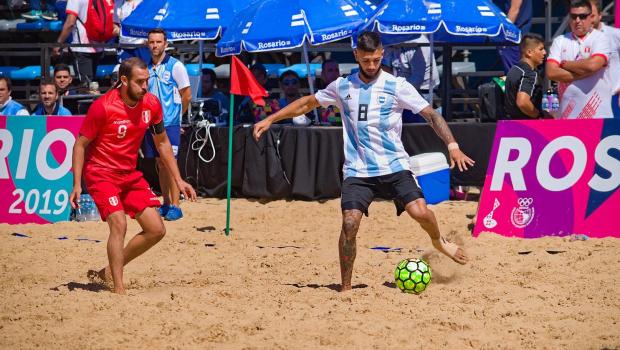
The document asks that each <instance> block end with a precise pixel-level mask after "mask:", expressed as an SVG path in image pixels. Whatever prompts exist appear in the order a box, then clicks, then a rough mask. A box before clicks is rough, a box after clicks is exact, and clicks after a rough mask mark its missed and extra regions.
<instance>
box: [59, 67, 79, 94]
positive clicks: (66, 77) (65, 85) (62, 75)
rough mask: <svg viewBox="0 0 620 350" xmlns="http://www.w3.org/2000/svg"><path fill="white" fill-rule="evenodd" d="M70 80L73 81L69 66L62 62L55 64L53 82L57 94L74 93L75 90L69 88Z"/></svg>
mask: <svg viewBox="0 0 620 350" xmlns="http://www.w3.org/2000/svg"><path fill="white" fill-rule="evenodd" d="M71 82H73V76H72V75H71V70H70V69H69V66H68V65H66V64H64V63H59V64H57V65H55V66H54V83H55V84H56V88H57V89H58V96H68V95H75V90H72V89H71Z"/></svg>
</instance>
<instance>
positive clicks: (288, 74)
mask: <svg viewBox="0 0 620 350" xmlns="http://www.w3.org/2000/svg"><path fill="white" fill-rule="evenodd" d="M336 78H338V77H336ZM300 87H301V83H300V81H299V75H298V74H297V73H295V72H294V71H292V70H287V71H284V72H283V73H282V75H280V89H282V92H283V93H284V97H282V98H281V99H279V100H278V106H279V107H280V109H282V108H284V107H286V106H288V105H289V104H291V103H292V102H293V101H295V100H297V99H299V98H300V97H301V92H300V91H299V88H300ZM313 117H314V116H313V115H312V113H308V114H307V115H299V116H296V117H294V118H293V120H292V123H293V124H295V125H308V124H310V123H311V122H312V118H313ZM284 122H286V123H288V122H291V121H284Z"/></svg>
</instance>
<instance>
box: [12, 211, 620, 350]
mask: <svg viewBox="0 0 620 350" xmlns="http://www.w3.org/2000/svg"><path fill="white" fill-rule="evenodd" d="M232 207H233V215H234V217H233V220H232V222H233V224H232V226H233V228H234V230H233V232H232V235H231V236H230V237H226V236H225V235H223V232H222V229H223V227H224V224H225V201H222V200H216V199H201V200H199V201H198V202H197V203H184V204H183V209H184V211H185V215H186V217H185V218H184V219H182V220H180V221H178V222H173V223H167V224H166V225H167V229H168V233H167V236H166V237H165V238H164V240H163V241H162V242H160V243H159V244H158V245H157V246H155V247H154V248H153V249H152V250H151V251H149V252H147V253H146V254H145V255H143V256H141V257H139V258H138V259H137V260H135V261H134V262H132V263H131V264H130V265H128V266H127V268H126V269H125V279H126V286H127V288H128V293H129V295H128V296H124V297H123V296H117V295H114V294H112V293H110V292H109V291H107V290H105V289H104V288H103V287H102V286H100V285H97V284H92V283H90V282H89V281H88V279H87V278H86V275H85V273H86V271H87V270H88V269H93V268H100V267H102V266H104V264H106V262H107V260H106V259H107V258H106V243H105V239H106V237H107V225H106V224H105V223H102V222H98V223H97V222H87V223H75V222H65V223H58V224H54V225H16V226H10V225H6V224H5V225H0V269H1V270H0V272H1V274H0V285H1V286H2V287H1V290H0V306H1V307H0V349H28V348H44V349H85V348H93V349H118V348H132V349H133V348H135V349H335V348H343V347H346V348H354V349H619V348H620V298H619V297H618V296H619V295H620V254H619V253H620V240H618V239H612V238H608V239H590V240H588V241H576V242H568V241H565V240H563V239H561V238H542V239H535V240H522V239H515V238H505V237H500V236H497V235H493V234H483V235H481V236H480V237H479V238H472V237H471V235H470V233H469V230H468V229H467V224H468V223H469V221H470V217H471V215H472V214H473V213H474V211H475V209H476V203H475V202H445V203H442V204H440V205H438V206H434V207H433V210H434V211H435V212H436V214H437V216H438V218H439V222H440V225H441V228H442V231H443V232H444V233H445V234H446V235H447V236H448V237H449V238H451V239H453V240H456V241H458V242H461V243H463V244H464V245H465V247H466V249H467V251H468V253H469V254H470V256H471V262H470V263H469V265H467V266H459V265H457V264H455V263H453V262H452V261H451V260H449V259H447V258H445V257H443V256H439V255H431V256H430V258H429V260H430V261H429V262H430V265H431V268H432V270H433V280H432V282H431V284H430V286H429V287H428V289H427V290H426V291H425V292H424V293H422V294H421V295H419V296H417V295H409V294H404V293H401V292H400V291H399V290H398V289H396V288H395V287H394V284H393V270H394V267H395V266H396V264H397V263H398V261H400V260H401V259H403V258H409V257H417V256H419V255H420V253H419V252H418V249H424V248H430V240H429V238H428V237H427V236H426V234H425V233H424V232H423V231H422V230H421V229H420V228H419V226H418V225H417V224H415V223H414V222H413V221H412V220H411V219H410V218H408V217H406V216H401V217H398V218H397V217H396V216H395V214H394V208H393V206H392V204H391V203H389V202H375V203H374V204H373V205H372V206H371V208H370V214H371V216H370V218H364V220H363V221H362V226H361V229H360V233H359V235H358V252H357V261H356V264H355V268H354V277H353V284H354V289H353V290H352V291H351V292H348V293H338V292H337V289H338V286H339V283H340V273H339V267H338V250H337V240H338V235H339V230H340V228H339V227H340V217H339V215H340V214H339V201H338V200H331V201H327V202H325V203H318V202H301V201H273V202H267V203H260V202H258V201H248V200H244V199H239V200H234V201H233V203H232ZM137 228H138V226H137V224H136V223H135V222H131V223H130V224H129V232H131V234H128V236H131V235H133V232H136V231H137ZM14 232H19V233H23V234H27V235H30V236H31V237H32V238H20V237H15V236H13V235H12V233H14ZM59 236H67V237H68V238H69V239H66V240H58V239H56V238H57V237H59ZM78 237H87V238H90V239H93V240H102V242H98V243H97V242H94V241H80V240H76V238H78ZM373 246H389V247H401V248H403V250H402V251H401V252H390V253H384V252H380V251H375V250H371V249H369V248H370V247H373ZM550 248H554V249H556V250H560V251H562V252H561V253H557V254H550V253H548V252H547V250H548V249H550ZM524 251H529V252H530V253H529V254H519V252H524Z"/></svg>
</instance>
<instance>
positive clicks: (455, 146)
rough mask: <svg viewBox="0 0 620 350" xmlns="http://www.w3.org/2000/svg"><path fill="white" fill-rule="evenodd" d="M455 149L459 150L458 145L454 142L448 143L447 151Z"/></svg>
mask: <svg viewBox="0 0 620 350" xmlns="http://www.w3.org/2000/svg"><path fill="white" fill-rule="evenodd" d="M455 149H459V144H458V143H456V142H450V143H449V144H448V151H453V150H455Z"/></svg>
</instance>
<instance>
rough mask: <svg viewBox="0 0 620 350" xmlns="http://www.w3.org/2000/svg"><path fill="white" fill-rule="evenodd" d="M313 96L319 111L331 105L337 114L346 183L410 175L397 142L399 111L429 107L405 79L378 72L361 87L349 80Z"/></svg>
mask: <svg viewBox="0 0 620 350" xmlns="http://www.w3.org/2000/svg"><path fill="white" fill-rule="evenodd" d="M314 96H315V97H316V99H317V100H318V101H319V103H320V104H321V105H322V106H323V107H327V106H330V105H336V106H338V108H339V109H340V111H341V115H342V126H343V128H342V133H343V137H344V155H345V156H344V158H345V160H344V166H343V174H344V178H345V179H346V178H347V177H351V176H353V177H373V176H382V175H388V174H393V173H396V172H398V171H403V170H411V167H410V166H409V155H408V154H407V152H406V151H405V147H404V146H403V143H402V141H401V139H400V137H401V132H402V127H403V120H402V113H403V109H410V110H411V111H413V112H414V113H418V112H420V111H421V110H422V109H424V108H426V107H427V106H428V105H429V104H428V102H426V101H425V100H424V99H423V98H422V96H420V94H419V93H418V91H417V90H416V89H415V88H414V87H413V85H411V84H410V83H408V82H407V81H406V80H405V78H397V77H395V76H393V75H391V74H389V73H386V72H381V73H380V74H379V76H378V77H377V79H376V80H374V81H373V82H370V83H369V84H365V83H364V82H363V81H361V80H360V78H359V76H358V74H352V75H350V76H348V77H346V78H338V79H337V80H335V81H333V82H332V83H331V84H329V86H327V88H325V89H324V90H320V91H318V92H317V93H316V94H315V95H314Z"/></svg>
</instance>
